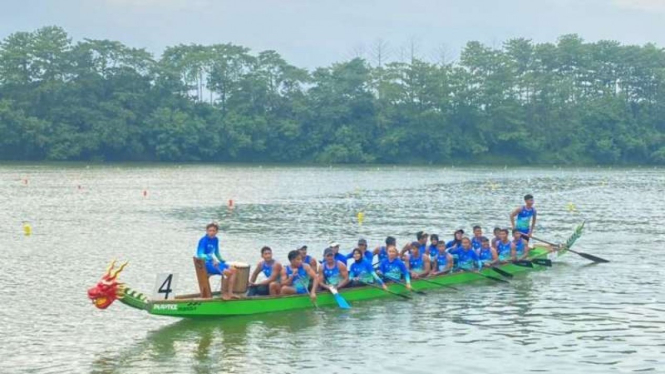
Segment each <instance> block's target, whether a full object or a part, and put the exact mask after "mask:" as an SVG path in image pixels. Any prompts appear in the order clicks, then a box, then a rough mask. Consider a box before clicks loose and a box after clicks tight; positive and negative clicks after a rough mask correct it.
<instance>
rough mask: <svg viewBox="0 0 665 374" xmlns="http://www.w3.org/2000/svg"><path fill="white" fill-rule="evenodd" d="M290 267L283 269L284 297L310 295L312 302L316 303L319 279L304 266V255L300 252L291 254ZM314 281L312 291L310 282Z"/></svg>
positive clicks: (308, 267) (310, 269)
mask: <svg viewBox="0 0 665 374" xmlns="http://www.w3.org/2000/svg"><path fill="white" fill-rule="evenodd" d="M288 258H289V265H286V266H284V267H283V268H282V288H281V291H280V294H282V295H294V294H299V295H304V294H306V293H309V297H310V298H311V299H312V301H316V288H317V286H318V284H319V280H318V277H317V276H316V273H315V272H314V270H312V268H311V267H310V266H309V265H307V264H303V262H302V255H301V254H300V252H298V251H291V252H289V257H288ZM312 279H313V280H314V283H313V284H312V289H311V290H308V289H307V288H308V287H309V282H310V280H312Z"/></svg>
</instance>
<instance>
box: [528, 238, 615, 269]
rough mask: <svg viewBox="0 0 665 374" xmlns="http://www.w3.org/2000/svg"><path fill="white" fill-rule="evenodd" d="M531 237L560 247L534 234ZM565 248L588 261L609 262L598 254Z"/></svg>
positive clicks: (558, 246)
mask: <svg viewBox="0 0 665 374" xmlns="http://www.w3.org/2000/svg"><path fill="white" fill-rule="evenodd" d="M532 238H533V240H537V241H539V242H543V243H545V244H549V245H551V246H552V247H557V248H561V246H560V245H558V244H554V243H551V242H548V241H546V240H543V239H538V238H536V237H534V236H532ZM566 250H567V251H569V252H573V253H574V254H576V255H579V256H582V257H584V258H586V259H587V260H589V261H593V262H597V263H603V262H610V261H609V260H606V259H604V258H600V257H598V256H594V255H590V254H588V253H584V252H577V251H573V250H572V249H570V248H566Z"/></svg>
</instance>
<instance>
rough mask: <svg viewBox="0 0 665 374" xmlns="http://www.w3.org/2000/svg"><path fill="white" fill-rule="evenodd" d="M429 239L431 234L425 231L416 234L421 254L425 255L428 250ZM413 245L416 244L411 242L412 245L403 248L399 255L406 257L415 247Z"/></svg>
mask: <svg viewBox="0 0 665 374" xmlns="http://www.w3.org/2000/svg"><path fill="white" fill-rule="evenodd" d="M427 238H429V234H428V233H426V232H425V231H418V232H417V233H416V241H417V242H418V248H420V253H421V254H423V253H425V251H426V250H427ZM413 243H416V242H411V244H407V245H405V246H404V248H402V251H401V252H400V253H399V254H400V256H404V254H405V253H406V252H409V251H410V250H411V248H412V247H413Z"/></svg>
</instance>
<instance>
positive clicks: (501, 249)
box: [496, 240, 512, 261]
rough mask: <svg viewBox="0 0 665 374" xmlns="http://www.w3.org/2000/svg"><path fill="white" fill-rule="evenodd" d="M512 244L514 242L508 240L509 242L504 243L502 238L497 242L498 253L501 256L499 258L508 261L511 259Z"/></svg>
mask: <svg viewBox="0 0 665 374" xmlns="http://www.w3.org/2000/svg"><path fill="white" fill-rule="evenodd" d="M511 244H512V243H511V242H510V241H508V243H504V242H502V241H501V240H499V241H498V242H496V250H497V255H498V256H499V260H501V261H507V260H509V259H510V250H511V247H510V246H511Z"/></svg>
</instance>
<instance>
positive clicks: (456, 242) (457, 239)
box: [446, 229, 464, 252]
mask: <svg viewBox="0 0 665 374" xmlns="http://www.w3.org/2000/svg"><path fill="white" fill-rule="evenodd" d="M453 235H454V239H453V240H451V241H449V242H448V243H446V251H448V252H450V251H451V250H453V249H457V248H459V247H460V246H461V245H462V237H463V236H464V230H462V229H459V230H457V231H455V232H454V233H453Z"/></svg>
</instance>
